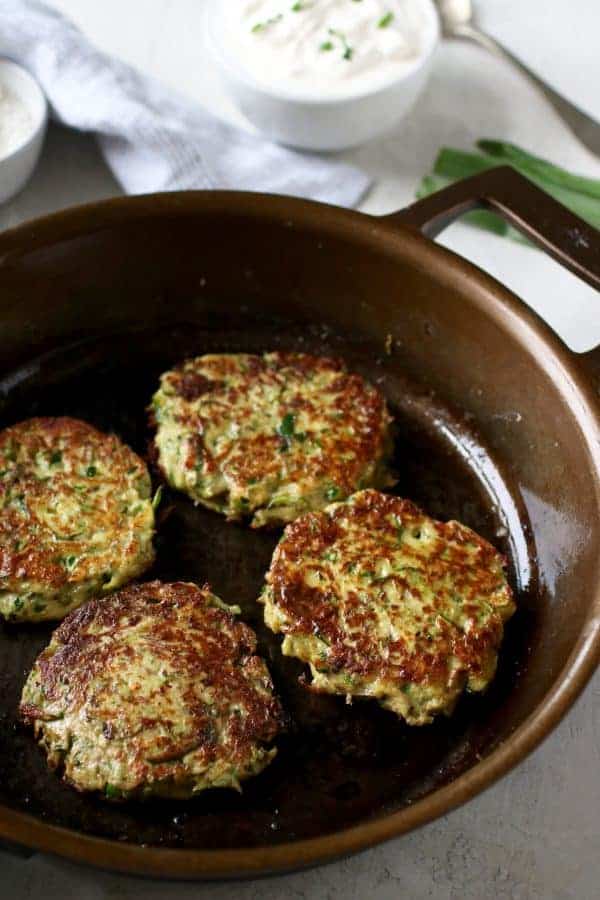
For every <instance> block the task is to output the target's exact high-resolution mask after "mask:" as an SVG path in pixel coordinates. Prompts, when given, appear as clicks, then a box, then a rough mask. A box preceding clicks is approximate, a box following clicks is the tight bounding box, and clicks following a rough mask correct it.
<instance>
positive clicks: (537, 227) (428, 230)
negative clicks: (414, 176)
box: [384, 166, 600, 290]
mask: <svg viewBox="0 0 600 900" xmlns="http://www.w3.org/2000/svg"><path fill="white" fill-rule="evenodd" d="M477 208H485V209H490V210H493V211H494V212H496V213H499V214H500V215H501V216H502V217H503V218H504V219H507V220H508V222H510V224H511V225H514V227H515V228H518V229H519V231H522V232H523V233H524V234H526V235H527V237H528V238H529V239H530V240H531V241H532V242H533V243H534V244H537V245H538V246H539V247H541V248H542V249H543V250H545V251H546V252H547V253H548V254H549V255H550V256H552V257H554V259H556V260H557V261H558V262H559V263H561V264H562V265H563V266H565V267H566V268H567V269H570V270H571V272H573V273H574V274H575V275H578V276H579V278H581V279H583V281H587V282H588V284H591V285H592V287H594V288H596V290H600V232H599V231H597V230H596V229H595V228H592V226H591V225H588V224H587V223H586V222H584V221H583V220H582V219H580V218H579V216H576V215H575V214H574V213H572V212H570V211H569V210H568V209H565V207H564V206H562V204H560V203H558V202H557V201H556V200H554V198H553V197H550V196H549V195H548V194H546V193H545V192H544V191H542V190H540V188H538V187H536V185H534V184H532V183H531V182H530V181H529V180H528V179H527V178H524V177H523V176H522V175H520V174H519V173H518V172H516V171H515V170H514V169H513V168H511V167H510V166H500V167H498V168H497V169H489V170H488V171H487V172H482V173H481V174H479V175H473V176H472V177H471V178H465V179H464V180H463V181H457V182H456V184H451V185H450V186H449V187H447V188H444V189H443V190H441V191H438V192H437V193H436V194H431V195H430V196H429V197H425V198H424V199H423V200H418V201H417V202H416V203H413V205H412V206H408V207H407V208H406V209H404V210H402V211H401V212H398V213H393V214H392V215H391V216H385V217H384V218H385V219H387V220H388V221H396V222H398V223H401V224H403V225H408V226H409V227H412V228H416V229H417V230H418V231H420V232H422V234H424V235H426V236H427V237H435V236H436V235H437V234H439V233H440V231H442V230H443V229H444V228H446V226H448V225H450V223H451V222H453V221H454V220H455V219H457V218H458V217H459V216H462V215H463V214H464V213H467V212H469V211H470V210H472V209H477Z"/></svg>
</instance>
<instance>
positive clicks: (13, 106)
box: [0, 84, 33, 159]
mask: <svg viewBox="0 0 600 900" xmlns="http://www.w3.org/2000/svg"><path fill="white" fill-rule="evenodd" d="M32 130H33V121H32V118H31V113H30V112H29V110H28V109H27V107H26V106H25V104H24V103H23V102H22V101H21V100H20V98H19V97H18V96H17V95H16V94H14V93H13V92H12V91H11V89H10V88H8V87H6V86H5V85H2V84H0V159H2V158H4V157H5V156H8V155H9V154H10V153H12V152H13V150H16V149H17V147H18V146H20V144H22V143H23V142H24V141H25V140H27V138H28V137H29V135H30V134H31V132H32Z"/></svg>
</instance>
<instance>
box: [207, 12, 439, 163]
mask: <svg viewBox="0 0 600 900" xmlns="http://www.w3.org/2000/svg"><path fill="white" fill-rule="evenodd" d="M222 3H223V0H206V6H205V18H204V31H205V41H206V48H207V50H208V52H209V53H210V55H211V56H212V58H213V60H214V61H215V62H216V64H217V66H218V69H219V71H220V74H221V76H222V78H223V81H224V83H225V86H226V88H227V90H228V92H229V94H230V95H231V96H232V98H233V100H234V102H235V103H236V104H237V106H238V107H239V109H240V110H241V111H242V113H243V114H244V115H245V116H246V118H247V119H248V120H249V121H250V122H251V123H252V124H253V125H255V126H256V127H257V128H258V129H259V131H261V132H262V133H263V134H265V135H266V136H267V137H269V138H271V139H272V140H274V141H277V142H278V143H281V144H287V145H289V146H291V147H298V148H301V149H304V150H329V151H333V150H342V149H345V148H347V147H355V146H358V145H360V144H365V143H367V142H368V141H370V140H372V139H373V138H376V137H379V136H380V135H382V134H385V133H386V132H389V131H391V130H392V129H394V128H395V127H396V126H397V125H398V124H399V122H401V120H402V119H403V118H404V117H405V116H406V114H407V113H408V112H409V111H410V109H411V108H412V107H413V105H414V103H415V101H416V100H417V97H418V96H419V94H420V92H421V90H422V89H423V87H424V85H425V83H426V81H427V77H428V75H429V71H430V68H431V62H432V59H433V55H434V52H435V49H436V47H437V45H438V43H439V38H440V27H439V19H438V15H437V12H436V9H435V6H434V4H433V2H432V0H421V3H422V8H423V13H424V18H425V31H424V50H423V52H422V54H421V55H420V56H419V57H418V59H416V60H415V61H414V63H412V64H411V65H410V66H408V67H407V68H406V69H405V70H404V71H403V73H402V75H401V76H400V77H396V78H395V79H393V80H390V81H389V82H384V83H383V84H382V85H380V86H378V87H377V88H375V89H370V90H368V91H365V92H363V93H358V92H355V93H351V94H348V95H346V96H340V97H336V98H325V99H323V98H319V97H317V96H315V95H314V94H312V95H311V94H308V93H306V94H302V93H300V92H298V93H297V92H294V93H293V94H292V93H291V92H286V91H285V90H281V89H278V88H277V87H276V86H272V87H271V86H265V85H264V84H261V83H259V82H258V81H257V80H255V79H254V78H253V77H252V75H251V73H249V72H247V71H245V70H244V69H243V68H241V67H240V66H239V65H237V63H236V61H235V59H234V58H233V57H232V55H231V54H230V53H229V52H228V48H227V40H226V36H225V35H223V33H222V29H221V28H220V26H221V25H222V24H223V20H224V17H223V13H222V9H223V7H222Z"/></svg>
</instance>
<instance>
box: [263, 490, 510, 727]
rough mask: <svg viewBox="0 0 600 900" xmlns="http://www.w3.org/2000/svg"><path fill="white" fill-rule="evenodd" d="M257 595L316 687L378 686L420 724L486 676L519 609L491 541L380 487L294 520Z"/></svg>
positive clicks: (348, 691)
mask: <svg viewBox="0 0 600 900" xmlns="http://www.w3.org/2000/svg"><path fill="white" fill-rule="evenodd" d="M261 599H262V602H264V603H265V621H266V623H267V625H268V626H269V627H270V628H271V629H272V630H273V631H275V632H282V633H283V634H284V635H285V639H284V643H283V652H284V653H285V654H287V655H291V656H297V657H298V658H299V659H301V660H303V661H304V662H308V663H309V664H310V666H311V671H312V675H313V681H312V685H311V686H312V687H313V688H314V689H316V690H322V691H327V692H330V693H341V694H345V695H347V696H353V695H356V696H375V697H377V698H378V699H379V700H380V702H381V704H382V705H383V706H386V707H388V708H391V709H393V710H394V711H395V712H396V713H398V715H401V716H403V717H404V718H405V719H406V720H407V721H408V722H410V723H413V724H422V723H425V722H429V721H431V719H432V717H433V715H434V714H435V713H436V712H440V711H443V712H450V711H451V710H452V708H453V706H454V704H455V702H456V700H457V698H458V696H459V695H460V693H461V692H462V690H463V689H464V688H465V687H468V688H469V689H470V690H473V691H480V690H483V689H484V688H485V687H486V685H487V684H488V683H489V681H490V680H491V678H492V677H493V675H494V672H495V668H496V660H497V652H498V648H499V646H500V643H501V640H502V636H503V625H504V622H505V621H506V620H507V619H508V618H509V617H510V616H511V615H512V613H513V612H514V603H513V597H512V592H511V590H510V587H509V586H508V584H507V582H506V577H505V573H504V560H503V558H502V557H501V555H500V554H499V553H498V552H497V551H496V550H495V548H494V547H492V546H491V544H489V543H488V542H487V541H485V540H484V539H483V538H481V537H479V535H477V534H475V533H474V532H473V531H471V530H470V529H469V528H467V527H466V526H464V525H461V524H460V523H458V522H447V523H442V522H437V521H435V520H433V519H430V518H429V517H428V516H425V515H424V514H423V513H422V512H421V511H420V510H419V509H418V508H417V507H416V506H414V505H413V504H412V503H410V502H409V501H407V500H401V499H399V498H397V497H392V496H389V495H386V494H382V493H379V492H378V491H373V490H368V491H362V492H360V493H357V494H355V495H354V496H353V497H351V498H350V500H349V501H348V502H346V503H339V504H334V505H332V506H330V507H328V508H327V509H326V510H325V511H323V512H318V513H309V514H307V515H305V516H302V517H300V518H299V519H297V520H296V521H295V522H293V523H292V524H291V525H288V527H287V528H286V530H285V532H284V535H283V538H282V539H281V541H280V543H279V545H278V547H277V549H276V551H275V554H274V556H273V561H272V564H271V568H270V570H269V572H268V574H267V586H266V589H265V591H264V594H263V596H262V598H261Z"/></svg>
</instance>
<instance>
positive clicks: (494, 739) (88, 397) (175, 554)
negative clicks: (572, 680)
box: [0, 313, 543, 850]
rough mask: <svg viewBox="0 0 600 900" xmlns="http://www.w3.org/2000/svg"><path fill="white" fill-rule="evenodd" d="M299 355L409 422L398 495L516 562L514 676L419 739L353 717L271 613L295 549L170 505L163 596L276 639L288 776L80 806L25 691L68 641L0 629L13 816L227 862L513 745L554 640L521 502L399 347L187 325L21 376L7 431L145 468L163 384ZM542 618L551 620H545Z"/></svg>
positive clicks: (160, 571) (465, 702) (264, 647)
mask: <svg viewBox="0 0 600 900" xmlns="http://www.w3.org/2000/svg"><path fill="white" fill-rule="evenodd" d="M276 349H286V350H300V351H306V352H311V353H317V354H325V355H335V356H341V357H342V358H343V359H345V360H346V362H347V363H348V365H349V367H350V368H351V369H353V370H356V371H359V372H361V373H362V374H364V375H365V376H366V377H367V378H369V379H370V380H371V381H372V382H373V383H375V384H376V385H377V386H378V387H379V388H380V389H381V390H382V391H383V393H384V394H385V396H386V398H387V400H388V403H389V404H390V408H391V410H392V413H393V415H394V417H395V419H396V427H397V437H396V444H397V451H396V458H395V469H396V471H397V473H398V477H399V482H398V485H397V487H396V488H395V489H394V491H395V492H396V493H398V494H400V495H402V496H404V497H407V498H409V499H411V500H413V501H415V502H416V503H417V504H419V505H421V506H422V507H423V509H424V510H425V511H426V512H427V513H428V514H430V515H432V516H434V517H437V518H441V519H444V520H446V519H450V518H456V519H458V520H460V521H462V522H464V523H465V524H467V525H469V526H470V527H472V528H474V529H476V530H477V531H478V532H480V533H481V534H482V535H483V536H484V537H486V538H487V539H489V540H490V541H491V542H492V543H494V545H495V546H496V547H498V548H499V549H500V550H501V551H502V552H504V553H506V555H507V558H508V573H509V578H510V582H511V585H512V587H513V588H514V590H515V592H516V599H517V604H518V611H517V614H516V615H515V616H514V618H513V620H512V621H511V622H510V623H509V625H508V628H507V633H506V637H505V642H504V644H503V647H502V650H501V654H500V662H499V670H498V674H497V676H496V679H495V680H494V682H493V684H492V686H491V688H490V689H489V690H488V692H487V693H486V694H485V695H483V696H465V697H464V698H463V699H462V700H461V701H460V703H459V705H458V708H457V710H456V712H455V714H454V716H453V717H452V718H450V719H445V718H440V719H439V720H438V721H436V722H435V724H433V725H431V726H428V727H424V728H409V727H407V726H406V725H404V724H403V723H402V722H400V721H399V720H397V719H396V718H395V716H394V715H393V714H392V713H389V712H385V711H384V710H382V709H380V708H379V707H378V706H377V704H376V703H375V702H369V701H364V702H362V701H359V702H354V704H353V705H351V706H348V705H346V704H345V703H344V700H343V698H336V697H328V696H318V695H312V694H311V693H310V692H309V691H307V690H306V689H305V688H303V687H302V686H301V685H300V684H299V683H298V676H299V675H300V674H301V672H302V671H303V667H302V666H301V665H300V664H299V663H297V662H296V661H295V660H292V659H284V658H283V657H282V656H281V654H280V652H279V649H278V648H279V643H280V639H279V638H277V637H275V636H274V635H272V634H271V633H270V632H269V631H268V630H267V629H266V628H265V627H264V625H263V624H262V608H261V607H260V606H259V605H258V604H257V603H256V597H257V596H258V593H259V591H260V589H261V586H262V583H263V578H264V573H265V571H266V569H267V567H268V565H269V562H270V558H271V554H272V551H273V549H274V546H275V544H276V542H277V539H278V535H279V532H254V531H251V530H250V529H248V528H247V527H245V526H242V525H238V524H228V523H227V522H225V520H224V519H223V518H222V517H220V516H219V515H217V514H215V513H212V512H210V511H208V510H205V509H203V508H201V507H194V506H193V505H192V504H191V502H190V501H189V500H187V499H186V498H185V497H183V496H178V495H176V494H174V493H173V492H171V491H166V493H165V496H164V499H163V502H162V504H161V513H160V526H159V535H158V538H157V559H156V563H155V566H154V567H153V569H152V570H151V571H150V572H149V573H148V578H151V577H152V578H162V579H165V580H175V579H178V580H179V579H181V580H192V581H197V582H199V583H203V582H205V581H208V582H209V583H210V584H211V586H212V588H213V590H214V591H215V592H216V593H217V594H218V595H219V596H220V597H222V598H223V599H224V600H225V601H226V602H227V603H237V604H239V605H240V606H241V608H242V615H243V617H244V619H245V620H246V621H247V622H248V623H249V624H250V625H252V626H253V627H254V628H255V629H256V631H257V633H258V637H259V652H260V653H261V654H262V655H263V656H264V657H265V658H266V660H267V663H268V665H269V668H270V670H271V673H272V675H273V679H274V682H275V686H276V689H277V691H278V693H279V695H280V697H281V699H282V702H283V704H284V706H285V708H286V710H287V711H288V712H289V714H290V719H291V721H290V726H289V730H288V732H287V733H286V734H285V735H284V736H283V737H282V738H281V739H280V740H279V741H278V745H279V754H278V756H277V758H276V759H275V761H274V763H273V764H272V765H271V766H269V768H268V769H267V770H266V771H265V772H264V773H262V774H261V775H260V776H258V777H257V778H255V779H253V780H251V781H248V782H247V783H246V784H245V785H244V789H243V793H242V794H237V793H235V792H233V791H225V790H214V791H210V792H206V793H205V794H203V795H201V796H199V797H198V798H197V799H195V800H193V801H191V802H187V803H183V802H181V801H164V800H161V801H152V802H147V803H144V804H141V803H138V804H136V803H130V804H126V805H122V806H117V805H109V804H107V803H106V802H104V801H103V800H102V799H100V798H97V797H93V796H85V795H80V794H77V793H76V792H75V791H74V790H72V789H71V788H69V787H68V786H66V785H64V784H62V782H61V781H60V779H59V778H58V777H57V776H56V775H54V774H52V773H50V772H49V771H48V770H47V768H46V763H45V759H44V757H43V754H42V753H41V751H40V750H39V749H38V748H37V746H36V745H35V743H34V741H33V738H32V736H31V734H29V733H28V732H26V731H24V730H23V729H22V728H21V726H20V725H19V724H18V722H17V717H16V709H17V705H18V701H19V697H20V693H21V689H22V686H23V683H24V680H25V677H26V675H27V672H28V671H29V669H30V667H31V665H32V663H33V661H34V659H35V657H36V656H37V654H38V653H39V652H40V650H41V649H42V648H43V647H44V646H45V645H46V643H47V642H48V640H49V637H50V634H51V631H52V626H35V627H34V626H18V627H17V626H14V625H2V626H0V689H1V696H0V771H1V772H2V780H1V783H0V803H2V804H4V805H5V806H7V807H9V808H12V809H18V810H23V811H26V812H28V813H30V814H32V815H34V816H35V817H37V818H40V819H42V820H43V821H44V822H46V823H49V824H56V825H61V826H64V827H67V828H71V829H74V830H76V831H78V832H83V833H85V834H89V835H94V836H98V837H104V838H108V839H113V840H118V841H124V842H131V843H136V844H145V845H150V846H161V847H172V848H188V849H192V848H193V849H204V850H207V849H208V850H210V849H217V848H219V849H225V848H251V847H259V846H260V847H265V846H269V845H277V844H281V843H284V842H290V841H294V840H298V839H302V838H311V837H318V836H321V835H324V834H329V833H332V832H334V831H338V830H340V829H343V828H346V827H349V826H351V825H355V824H358V823H360V822H363V821H366V820H369V819H372V818H374V817H378V816H381V815H385V814H386V813H390V812H394V811H397V810H400V809H402V808H404V807H406V806H407V805H409V804H412V803H414V802H415V801H416V800H418V799H419V798H421V797H423V796H425V795H427V794H428V793H430V792H431V791H433V790H435V789H436V788H437V787H439V786H442V785H445V784H447V783H449V782H450V781H452V780H453V779H454V778H455V777H457V776H458V775H460V774H461V773H462V772H464V771H466V770H467V769H468V768H470V767H471V766H472V765H474V764H475V763H476V762H477V761H478V760H479V759H481V758H482V757H483V756H485V755H487V754H488V753H489V752H491V750H492V749H493V748H494V747H495V746H496V745H497V744H498V742H499V741H500V740H503V739H504V738H505V737H506V728H505V726H504V722H505V719H506V712H507V708H508V707H509V706H510V704H511V703H512V702H513V700H512V698H513V697H514V695H515V693H518V690H519V681H520V679H521V678H522V677H523V676H524V673H526V671H527V661H528V655H529V648H530V646H531V643H532V642H533V641H534V639H535V634H536V631H537V629H538V628H539V620H538V611H539V609H540V600H539V595H538V588H537V584H538V579H537V570H536V560H535V553H534V549H533V544H532V540H531V531H530V526H529V523H528V520H527V514H526V512H525V510H524V508H523V506H522V504H521V501H520V500H519V496H520V495H519V491H518V490H517V489H516V487H514V486H513V485H512V484H511V481H510V478H509V477H508V475H507V474H506V473H505V472H504V470H503V468H502V466H501V465H500V464H499V463H498V462H497V461H496V460H495V459H494V457H493V455H492V454H491V453H489V452H488V451H487V450H486V448H485V446H484V445H483V442H482V441H481V439H480V438H479V437H478V435H477V433H476V431H475V430H474V428H473V423H472V421H470V420H469V419H468V418H461V415H460V414H459V413H458V412H456V411H452V410H450V409H448V408H445V407H440V406H438V399H437V397H436V395H435V394H434V393H433V392H432V391H431V390H428V389H425V388H424V387H423V386H420V385H418V384H415V383H413V382H409V381H408V380H406V379H404V377H403V376H401V375H400V374H398V372H397V370H396V369H394V367H393V366H392V365H390V359H389V358H388V357H387V356H386V353H385V351H384V348H383V346H377V347H376V346H375V345H374V344H373V343H371V344H369V343H368V342H365V341H359V340H354V339H351V338H348V337H342V336H341V335H336V334H335V333H332V332H331V331H330V330H329V329H327V328H320V327H318V326H305V325H303V326H301V327H300V326H298V325H297V324H294V323H293V322H282V321H277V322H275V321H274V320H272V319H271V320H270V321H268V322H266V321H261V320H257V319H253V318H252V317H251V316H250V314H249V313H248V316H247V319H244V318H243V317H241V318H238V319H237V321H236V324H235V326H231V327H227V328H222V327H220V326H219V325H218V324H214V325H213V327H208V326H207V325H206V324H205V325H204V326H199V325H198V324H197V323H196V324H194V323H189V322H181V323H180V324H178V325H169V326H165V325H163V326H162V327H161V328H156V329H149V330H140V331H134V332H132V331H128V332H127V333H116V334H111V335H104V336H101V337H98V338H93V339H88V340H86V341H83V342H81V343H79V344H71V345H68V346H65V347H63V348H62V349H58V350H56V351H53V352H52V353H51V354H48V355H46V356H44V357H40V358H38V359H37V360H32V361H30V362H28V363H27V364H26V365H25V366H23V367H21V368H20V369H19V370H16V371H13V372H10V373H9V374H7V375H6V376H5V377H4V378H3V380H2V381H1V382H0V396H1V397H2V398H3V399H2V406H1V408H0V411H1V413H2V417H1V422H0V424H1V426H2V427H5V426H7V425H9V424H12V423H13V422H16V421H19V420H21V419H24V418H27V417H29V416H34V415H71V416H76V417H80V418H83V419H86V420H87V421H89V422H91V423H92V424H94V425H96V426H97V427H99V428H102V429H104V430H107V431H114V432H116V433H117V434H118V435H119V436H120V437H121V438H122V439H123V440H125V441H126V442H127V443H129V444H130V445H131V446H132V447H133V448H134V449H135V450H136V451H138V452H139V453H141V454H142V455H144V454H145V453H146V449H147V442H148V438H149V435H148V432H147V425H146V416H145V408H146V406H147V404H148V402H149V400H150V398H151V396H152V393H153V391H154V390H155V388H156V385H157V382H158V376H159V374H160V373H161V372H163V371H164V370H166V369H167V368H170V367H171V366H172V365H173V364H175V363H177V362H178V361H180V360H182V359H183V358H185V357H186V356H193V355H198V354H202V353H207V352H237V351H246V352H257V353H262V352H263V351H267V350H276ZM542 605H543V604H542Z"/></svg>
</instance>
